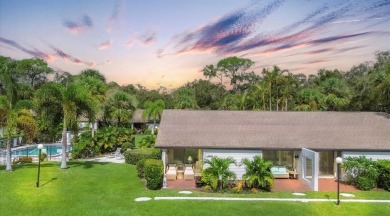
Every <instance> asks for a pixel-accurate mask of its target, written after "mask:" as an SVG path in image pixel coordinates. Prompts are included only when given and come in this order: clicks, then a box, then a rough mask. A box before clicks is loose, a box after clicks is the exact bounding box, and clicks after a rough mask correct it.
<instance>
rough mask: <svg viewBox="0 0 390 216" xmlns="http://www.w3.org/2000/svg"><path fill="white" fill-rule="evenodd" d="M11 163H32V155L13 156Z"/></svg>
mask: <svg viewBox="0 0 390 216" xmlns="http://www.w3.org/2000/svg"><path fill="white" fill-rule="evenodd" d="M12 163H13V164H26V163H32V157H30V156H22V157H17V158H14V160H13V161H12Z"/></svg>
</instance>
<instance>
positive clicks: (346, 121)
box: [156, 110, 390, 151]
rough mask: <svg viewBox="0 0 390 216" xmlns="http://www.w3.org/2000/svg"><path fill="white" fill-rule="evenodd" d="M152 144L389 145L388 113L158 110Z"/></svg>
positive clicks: (355, 147)
mask: <svg viewBox="0 0 390 216" xmlns="http://www.w3.org/2000/svg"><path fill="white" fill-rule="evenodd" d="M156 147H159V148H164V147H171V148H231V149H300V148H310V149H317V150H321V149H323V150H325V149H335V150H389V151H390V115H389V114H386V113H374V112H261V111H195V110H192V111H191V110H164V112H163V114H162V119H161V122H160V127H159V133H158V136H157V141H156Z"/></svg>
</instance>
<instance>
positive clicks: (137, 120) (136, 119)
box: [131, 109, 160, 130]
mask: <svg viewBox="0 0 390 216" xmlns="http://www.w3.org/2000/svg"><path fill="white" fill-rule="evenodd" d="M143 112H144V110H143V109H137V110H136V111H135V112H134V115H133V119H132V120H131V129H133V128H136V129H143V128H146V127H147V128H149V130H152V128H153V120H152V119H145V120H143V119H142V113H143ZM157 121H158V120H157ZM159 125H160V124H159V123H158V122H156V126H155V128H158V127H159Z"/></svg>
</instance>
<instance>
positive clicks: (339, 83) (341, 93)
mask: <svg viewBox="0 0 390 216" xmlns="http://www.w3.org/2000/svg"><path fill="white" fill-rule="evenodd" d="M320 86H321V91H322V93H323V94H324V95H325V97H326V100H325V103H326V105H327V107H328V110H330V111H336V110H341V109H343V108H344V107H346V106H347V105H348V104H349V102H350V101H351V98H352V95H351V91H350V89H349V87H348V85H347V83H346V81H345V80H342V79H340V78H334V77H331V78H328V79H326V80H324V81H323V82H321V83H320Z"/></svg>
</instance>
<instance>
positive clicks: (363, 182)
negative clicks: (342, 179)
mask: <svg viewBox="0 0 390 216" xmlns="http://www.w3.org/2000/svg"><path fill="white" fill-rule="evenodd" d="M342 168H343V169H344V170H345V174H346V180H347V183H348V184H352V185H354V186H355V187H357V188H358V189H360V190H371V189H372V188H374V187H375V186H376V181H377V178H378V175H379V173H378V170H377V169H376V167H375V162H374V161H372V160H371V159H368V158H366V157H365V156H359V157H347V158H345V159H344V162H343V164H342Z"/></svg>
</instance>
